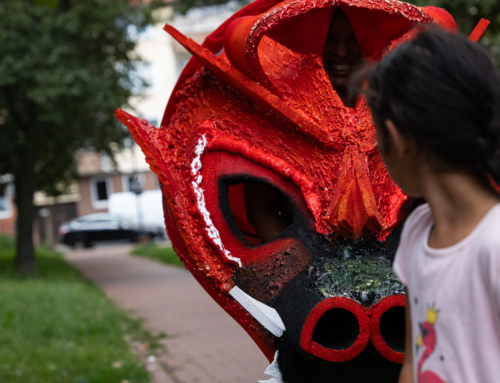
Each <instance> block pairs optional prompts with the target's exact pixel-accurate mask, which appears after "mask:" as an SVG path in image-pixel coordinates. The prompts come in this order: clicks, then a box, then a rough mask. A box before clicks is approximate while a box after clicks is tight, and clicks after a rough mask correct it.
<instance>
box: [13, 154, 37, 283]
mask: <svg viewBox="0 0 500 383" xmlns="http://www.w3.org/2000/svg"><path fill="white" fill-rule="evenodd" d="M21 162H22V163H20V164H18V166H19V167H18V169H19V170H20V171H19V172H17V174H15V175H14V176H15V181H14V184H15V186H16V198H15V201H16V206H17V221H16V231H17V241H16V260H15V264H16V267H17V269H18V271H19V273H20V274H21V275H24V276H27V275H31V274H33V272H34V271H35V254H34V247H33V216H34V213H35V207H34V206H33V194H34V193H35V174H34V165H35V160H34V154H33V153H29V152H28V151H26V152H25V153H24V156H23V157H22V158H21Z"/></svg>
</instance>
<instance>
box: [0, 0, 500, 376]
mask: <svg viewBox="0 0 500 383" xmlns="http://www.w3.org/2000/svg"><path fill="white" fill-rule="evenodd" d="M248 2H249V1H248V0H241V1H236V0H232V1H224V0H177V1H175V0H161V1H158V0H157V1H145V0H144V1H140V0H128V1H126V0H2V1H1V2H0V20H1V21H0V334H1V335H0V360H1V361H0V381H9V382H13V381H19V382H31V381H33V382H43V381H51V382H55V381H64V382H66V381H67V382H80V383H84V382H90V381H96V382H97V381H99V382H101V381H103V382H105V381H106V382H108V381H109V382H111V381H112V382H115V381H118V382H125V383H127V382H129V380H128V379H123V378H119V377H118V375H116V377H115V375H113V373H115V372H116V371H118V370H120V369H121V366H122V365H123V363H125V362H123V361H119V360H114V359H113V358H114V357H112V356H110V355H111V354H112V352H111V351H110V354H109V355H107V356H101V358H111V359H110V360H112V359H113V360H114V361H112V362H110V363H108V365H107V366H108V367H107V368H108V370H109V371H111V372H109V371H108V372H109V374H111V375H106V374H108V372H106V373H104V372H103V373H102V374H101V375H99V377H94V378H92V377H89V376H90V375H88V376H87V375H85V374H83V375H82V374H80V375H78V374H76V373H75V374H73V375H71V374H70V373H68V372H67V371H66V370H60V369H59V368H58V367H51V366H56V364H55V362H54V363H53V362H50V363H49V362H47V363H45V362H43V363H42V364H43V368H42V367H36V365H35V367H33V366H32V367H30V368H32V369H31V370H30V371H35V370H36V371H37V372H36V374H35V375H37V377H31V376H30V378H28V375H29V374H28V373H27V372H26V371H27V370H29V368H28V367H22V366H24V365H26V366H28V365H31V364H32V362H31V361H32V360H33V358H35V357H34V356H33V355H31V357H30V358H31V359H29V360H28V359H26V358H27V356H26V353H25V352H24V350H26V347H28V348H29V347H30V346H29V344H31V342H34V341H36V339H42V338H43V339H44V341H43V342H46V341H48V340H50V341H52V340H53V339H54V338H53V333H52V332H53V331H54V328H55V324H54V323H55V322H54V321H56V319H54V318H55V317H57V320H61V315H59V314H57V311H54V310H55V308H54V307H55V306H50V307H48V309H47V308H46V309H47V310H48V311H52V313H53V315H54V318H53V319H50V318H52V317H50V316H47V315H48V314H47V310H46V311H43V313H42V312H41V311H37V310H38V306H36V305H35V303H37V304H38V303H39V302H40V300H42V301H43V300H44V299H45V298H46V297H47V296H50V294H49V295H47V294H48V293H47V290H44V289H49V290H50V289H53V291H54V294H56V295H54V297H56V298H54V299H55V300H56V301H57V302H60V304H61V305H62V307H63V309H64V308H67V305H70V303H67V305H66V304H65V303H64V302H70V301H72V300H73V299H75V298H74V297H70V296H65V297H62V296H60V295H57V294H60V288H59V287H57V286H56V285H54V282H53V281H66V282H65V283H67V282H68V280H72V281H73V282H74V283H77V280H78V278H79V277H78V275H77V274H73V271H71V270H70V269H68V268H67V267H68V266H67V265H66V263H64V261H63V259H62V258H61V256H60V255H57V254H59V253H56V252H53V249H54V248H55V246H57V245H60V244H64V245H67V246H70V247H73V248H76V249H81V248H86V247H90V246H92V245H94V243H95V242H99V241H101V240H109V239H113V240H122V241H132V242H141V241H143V242H144V246H143V251H142V253H148V252H149V253H148V254H149V256H151V257H153V258H155V257H156V258H158V259H161V260H163V261H165V260H166V261H165V262H166V263H174V264H176V263H177V264H178V263H179V261H178V260H177V259H176V257H175V254H173V252H172V250H171V249H170V248H168V247H167V248H166V250H161V251H158V249H156V248H153V249H149V250H148V249H146V247H145V246H146V245H147V244H148V241H150V240H151V239H152V238H159V239H162V240H164V241H165V240H166V233H165V231H164V227H163V216H162V208H161V202H162V201H161V192H160V190H159V187H160V185H159V183H158V179H157V178H156V176H155V175H154V174H153V173H152V172H151V170H150V169H149V167H148V165H147V164H146V162H145V158H144V155H143V154H142V152H141V150H140V148H139V147H138V146H137V145H136V144H135V142H134V141H133V140H132V139H131V137H130V135H129V133H128V131H127V130H126V129H125V128H124V127H123V125H121V123H119V121H117V120H116V119H115V118H114V111H115V109H116V108H118V107H120V108H123V109H124V110H126V111H128V112H131V113H133V114H135V115H139V116H140V117H142V118H145V119H147V120H148V121H149V123H150V124H152V125H154V126H157V127H158V126H159V124H160V122H161V120H162V116H163V112H164V109H165V106H166V104H167V101H168V99H169V97H170V93H171V91H172V89H173V88H174V85H175V83H176V81H177V79H178V77H179V75H180V73H181V71H182V69H183V68H184V66H185V65H186V63H187V61H188V60H189V59H190V54H189V53H188V52H187V51H186V50H185V49H184V48H183V47H182V46H181V45H180V44H178V43H177V42H176V41H175V40H173V39H172V38H171V37H170V36H169V35H168V34H167V33H166V32H164V31H163V29H162V28H163V26H164V24H165V23H167V22H168V23H170V24H172V25H173V26H174V27H175V28H177V29H178V30H179V31H180V32H182V33H183V34H184V35H186V36H188V37H190V38H192V39H193V40H195V41H196V42H198V43H202V42H203V40H204V39H205V38H206V37H207V36H208V35H209V34H210V33H211V32H213V31H214V30H215V29H216V28H217V27H218V26H219V25H220V24H221V23H222V22H224V21H225V20H226V19H227V18H229V17H230V16H231V15H232V14H233V13H234V12H236V11H237V10H238V9H240V8H241V7H242V6H244V5H246V4H247V3H248ZM410 2H411V3H413V4H415V5H418V6H428V5H433V6H438V7H443V8H445V9H447V10H448V11H449V12H450V13H451V14H452V15H453V16H454V18H455V20H456V21H457V22H458V24H459V28H460V31H461V32H462V33H464V34H465V35H468V34H469V33H470V32H471V31H472V30H473V28H474V27H475V26H476V25H477V23H478V22H479V20H480V19H481V18H486V19H488V20H489V21H491V25H490V26H489V28H488V29H487V31H486V33H485V34H484V36H483V37H482V39H481V41H480V44H481V45H483V46H484V48H485V49H486V50H487V51H488V52H489V53H490V55H491V57H492V59H493V60H494V61H495V63H496V64H497V65H498V64H500V1H498V0H413V1H410ZM134 251H135V252H139V253H141V251H139V250H137V249H136V250H134ZM64 270H66V271H64ZM28 277H29V278H32V279H33V280H36V279H37V278H38V282H40V283H42V285H40V286H44V287H43V288H42V287H40V286H38V287H36V286H32V287H30V288H29V289H28V290H26V291H25V290H23V291H24V292H22V293H21V292H20V291H21V290H19V289H20V288H19V286H20V285H19V283H20V282H19V281H25V279H23V278H28ZM19 278H21V279H19ZM78 283H80V282H78ZM23 286H24V287H23V288H27V287H26V285H23ZM75 286H76V285H75ZM30 289H31V290H30ZM75 289H76V287H75ZM41 291H45V295H37V294H39V293H40V292H41ZM56 291H57V293H56ZM75 291H76V290H75ZM16 294H21V295H16ZM23 294H24V295H23ZM89 294H90V295H92V294H96V292H95V291H93V290H92V291H91V290H89ZM65 299H66V301H65ZM89 299H90V301H92V299H95V301H93V302H94V303H93V305H94V306H92V307H94V308H92V309H88V310H84V312H80V313H75V312H73V314H71V315H70V318H69V319H67V322H68V323H70V322H71V323H76V322H74V321H75V320H76V319H75V318H76V317H79V318H80V319H81V318H86V316H85V315H84V314H85V312H89V313H95V310H98V309H96V308H95V307H100V306H99V305H100V304H101V303H99V302H101V300H102V299H103V298H102V297H101V296H97V295H96V297H95V298H89ZM29 302H33V305H32V306H33V307H35V306H36V307H35V308H33V310H35V311H25V310H26V308H27V307H28V306H30V304H29ZM61 302H62V303H61ZM102 304H104V303H102ZM95 305H97V306H95ZM82 307H85V305H83V306H82ZM110 307H111V306H110ZM9 310H10V311H9ZM99 310H101V309H99ZM102 310H104V311H102ZM102 310H101V311H102V312H106V313H107V314H102V312H101V311H99V312H100V313H101V314H99V315H101V316H102V315H105V316H106V315H108V316H107V317H106V318H107V319H106V323H108V324H109V323H113V326H112V327H113V328H118V330H117V331H118V332H117V333H116V334H115V335H116V342H117V345H118V346H117V347H118V348H120V347H123V345H121V346H120V344H121V343H120V342H123V341H124V340H123V339H124V337H126V336H128V337H129V338H127V339H128V340H126V343H127V342H128V343H130V344H132V343H133V342H137V341H138V340H137V339H140V340H141V341H140V342H148V344H150V345H152V344H155V340H154V339H153V338H154V337H153V338H151V337H150V336H151V334H148V333H147V332H144V331H143V330H141V326H140V324H138V323H137V322H134V321H133V320H131V319H130V318H129V317H128V316H126V315H125V316H123V315H122V314H121V313H114V312H113V309H112V308H106V309H102ZM64 312H66V311H64ZM65 315H66V314H65ZM68 315H69V314H68ZM33 317H36V318H41V317H44V318H48V319H46V321H47V326H46V327H43V326H42V327H41V328H40V329H39V331H38V332H36V334H35V333H33V334H31V335H30V336H28V337H27V336H26V332H25V331H24V330H25V329H26V328H31V327H33V326H32V323H33V321H32V320H31V318H33ZM91 317H92V318H91ZM91 317H89V318H88V323H87V322H86V323H87V324H88V325H89V326H90V327H89V328H94V327H93V326H94V325H95V324H92V323H93V322H92V320H95V318H96V315H91ZM85 320H87V319H85ZM100 320H101V322H102V321H103V320H104V319H102V318H101V319H100ZM42 322H43V321H42ZM101 322H99V323H101ZM61 323H62V322H61ZM65 323H66V322H65ZM30 326H31V327H30ZM58 326H60V328H66V327H64V326H65V325H64V324H59V325H58ZM61 326H62V327H61ZM35 327H36V326H35ZM56 327H57V326H56ZM101 327H102V328H103V329H105V328H106V327H105V326H101ZM20 329H21V330H20ZM66 330H67V331H68V334H74V333H75V331H77V330H75V329H74V328H73V327H71V326H70V327H68V328H66ZM66 330H65V331H66ZM44 331H45V332H47V331H48V333H47V334H48V335H47V334H46V333H44ZM61 331H62V330H61ZM78 331H80V330H78ZM88 331H89V332H90V333H92V331H93V330H91V329H89V330H88ZM103 331H104V332H106V337H107V338H109V337H110V335H109V334H110V333H111V332H112V331H111V330H103ZM13 334H17V335H13ZM40 334H42V335H40ZM43 334H45V335H43ZM40 336H42V338H39V337H40ZM65 336H66V335H64V334H62V335H61V337H60V339H62V340H61V342H63V343H64V342H65V343H64V344H65V345H66V346H67V342H75V340H74V339H73V338H74V337H73V335H68V336H66V338H65ZM68 337H69V338H70V339H73V340H68V339H67V338H68ZM148 337H150V338H148ZM47 339H48V340H47ZM58 339H59V338H58ZM144 339H146V340H144ZM147 339H149V340H147ZM108 341H109V339H108ZM40 342H42V340H40ZM43 342H42V343H41V344H42V346H43V347H42V346H40V347H42V348H44V347H46V344H45V343H43ZM82 342H83V341H82ZM140 342H139V343H140ZM84 343H85V342H84ZM110 344H112V342H111V343H110ZM140 344H143V343H140ZM6 345H8V347H7V348H8V350H9V352H7V351H6ZM16 345H17V346H16ZM66 346H64V347H66ZM16 347H17V348H16ZM61 347H62V346H61ZM64 347H63V348H61V349H58V348H57V347H56V349H57V350H58V351H57V352H56V351H54V352H55V354H54V355H63V354H64V350H65V348H64ZM136 348H137V347H136ZM12 350H17V351H15V352H14V351H12ZM82 352H83V351H82ZM88 352H89V353H90V354H91V353H92V352H93V351H92V348H89V351H88ZM113 352H114V351H113ZM58 353H59V354H58ZM42 354H43V352H42V351H40V353H39V354H36V355H38V356H40V357H41V355H42ZM58 357H59V356H53V357H52V359H54V358H56V359H57V358H58ZM130 358H132V359H130V360H132V361H133V360H134V359H133V358H134V357H132V356H130ZM35 359H36V358H35ZM42 359H43V358H42ZM52 359H51V360H52ZM115 362H116V363H118V364H114V365H113V363H115ZM23 363H24V364H23ZM96 363H97V360H96ZM130 363H131V364H133V363H135V362H130ZM118 365H119V366H120V367H116V366H118ZM139 365H140V363H139ZM19 366H21V367H19ZM136 367H137V366H136ZM139 367H140V366H139ZM33 368H35V370H33ZM37 368H38V369H37ZM141 368H142V367H140V368H139V370H140V371H138V372H130V374H129V375H130V376H134V374H137V379H136V381H147V379H149V378H147V377H146V375H141V374H142V372H141V371H142V370H141ZM55 370H57V371H59V372H58V375H57V379H55V378H54V377H53V376H52V375H51V374H52V372H53V371H55ZM94 370H95V371H98V370H99V368H98V367H94ZM61 371H62V372H61ZM106 371H107V370H106ZM121 371H123V369H121ZM45 373H46V374H47V380H44V379H45V378H42V376H44V374H45ZM84 375H85V376H87V377H85V376H84ZM96 376H97V375H96ZM132 380H133V379H132ZM132 380H130V381H132ZM134 381H135V380H134Z"/></svg>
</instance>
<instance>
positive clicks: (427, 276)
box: [394, 204, 500, 383]
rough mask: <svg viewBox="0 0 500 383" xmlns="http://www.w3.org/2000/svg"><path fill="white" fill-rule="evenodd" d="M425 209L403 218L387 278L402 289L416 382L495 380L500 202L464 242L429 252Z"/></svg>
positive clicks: (498, 366) (499, 363)
mask: <svg viewBox="0 0 500 383" xmlns="http://www.w3.org/2000/svg"><path fill="white" fill-rule="evenodd" d="M433 224H434V221H433V219H432V215H431V209H430V207H429V205H428V204H425V205H422V206H420V207H418V208H417V209H415V211H414V212H413V213H412V214H411V215H410V216H409V217H408V220H407V222H406V223H405V226H404V229H403V233H402V235H401V243H400V245H399V248H398V251H397V253H396V258H395V261H394V272H395V274H396V275H397V276H398V278H399V279H400V280H401V282H403V283H404V284H405V285H406V287H407V288H408V292H409V300H410V306H411V321H412V331H413V333H412V335H413V336H412V337H413V339H412V347H413V355H414V359H413V371H414V374H415V382H416V383H417V382H418V383H431V382H432V383H440V382H446V383H462V382H463V383H498V382H500V281H499V277H500V204H499V205H496V206H495V207H493V208H492V209H491V210H490V211H489V212H488V213H487V214H486V216H485V217H484V218H483V219H482V220H481V222H480V223H479V224H478V225H477V227H476V228H475V229H474V231H473V232H472V233H471V234H470V235H469V236H468V237H467V238H465V239H464V240H462V241H461V242H459V243H457V244H456V245H454V246H451V247H448V248H445V249H432V248H430V247H429V245H428V238H429V233H430V231H431V228H432V226H433Z"/></svg>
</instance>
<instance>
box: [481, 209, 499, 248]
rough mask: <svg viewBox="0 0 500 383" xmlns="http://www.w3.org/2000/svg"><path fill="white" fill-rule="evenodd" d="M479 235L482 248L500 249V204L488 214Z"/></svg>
mask: <svg viewBox="0 0 500 383" xmlns="http://www.w3.org/2000/svg"><path fill="white" fill-rule="evenodd" d="M478 234H479V235H478V238H479V244H480V246H481V247H488V248H499V249H500V204H499V205H496V206H495V207H493V208H492V209H491V210H490V211H489V212H488V213H487V216H486V217H485V218H484V222H481V228H480V231H479V233H478Z"/></svg>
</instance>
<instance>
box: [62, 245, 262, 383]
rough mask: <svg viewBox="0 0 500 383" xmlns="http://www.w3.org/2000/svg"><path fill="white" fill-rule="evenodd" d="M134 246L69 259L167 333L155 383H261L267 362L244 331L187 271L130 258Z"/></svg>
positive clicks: (82, 253) (110, 294)
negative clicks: (165, 350)
mask: <svg viewBox="0 0 500 383" xmlns="http://www.w3.org/2000/svg"><path fill="white" fill-rule="evenodd" d="M129 251H130V246H115V247H100V248H95V249H87V250H80V251H72V252H69V253H68V254H67V260H68V261H69V262H70V263H71V264H72V265H73V266H74V267H76V268H78V269H80V270H81V271H82V272H83V274H84V276H85V277H86V278H88V279H89V280H91V281H93V282H94V283H96V284H97V285H99V286H100V287H101V289H102V290H103V291H104V292H105V293H106V294H107V296H108V297H110V298H111V299H112V300H113V301H114V302H115V303H116V304H117V305H118V306H119V307H121V308H124V309H127V310H132V311H133V312H134V313H135V314H136V315H138V316H140V317H142V318H144V319H145V326H146V327H147V328H148V329H150V330H151V331H152V332H153V333H159V332H164V333H166V334H167V335H168V338H166V339H165V340H164V344H165V346H166V349H167V354H166V355H164V356H163V357H161V359H160V361H161V362H163V363H165V364H166V365H167V366H168V368H167V371H165V370H164V369H163V368H161V366H159V365H155V366H153V367H156V368H154V370H153V371H152V373H153V375H154V383H240V382H241V383H257V380H259V379H267V378H269V377H267V378H266V375H264V374H263V372H264V370H265V369H266V367H267V366H268V364H269V363H268V362H267V359H266V358H265V357H264V355H263V354H262V353H261V352H260V350H259V349H258V347H257V346H256V345H255V344H254V343H253V341H252V340H251V339H250V337H249V336H248V335H247V334H246V332H245V331H244V330H243V329H242V328H241V327H240V326H239V324H237V323H236V322H235V321H234V320H233V319H232V318H230V317H229V315H228V314H226V312H225V311H224V310H222V309H221V308H220V307H219V306H218V305H217V304H216V303H215V302H214V301H212V299H211V298H210V296H209V295H208V294H207V293H206V292H205V290H203V288H202V287H201V286H199V285H198V283H197V282H196V280H195V279H194V278H193V277H192V276H191V274H189V273H188V272H187V271H186V270H184V269H181V268H177V267H171V266H167V265H163V264H160V263H158V262H156V261H153V260H149V259H145V258H139V257H133V256H129V255H128V253H129Z"/></svg>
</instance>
